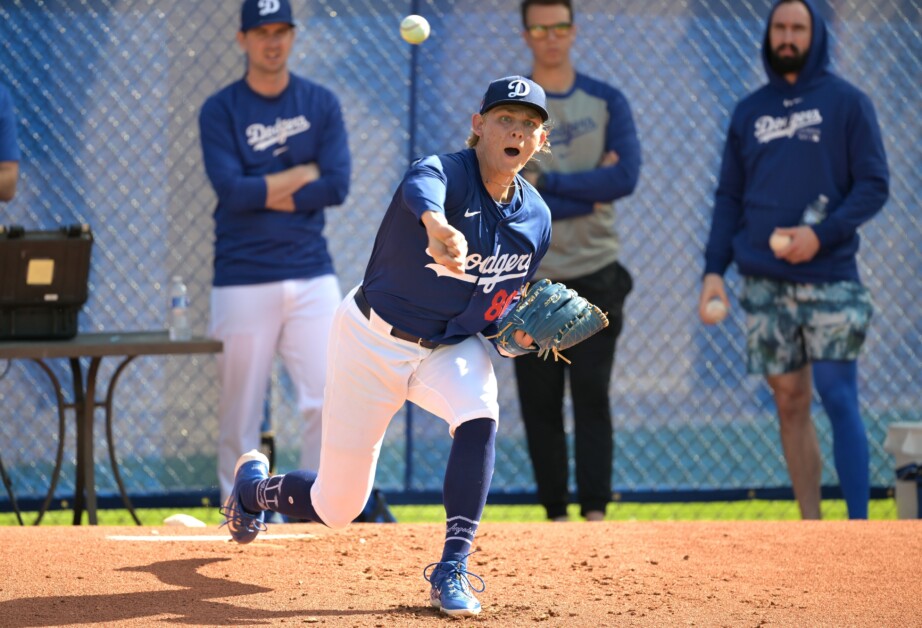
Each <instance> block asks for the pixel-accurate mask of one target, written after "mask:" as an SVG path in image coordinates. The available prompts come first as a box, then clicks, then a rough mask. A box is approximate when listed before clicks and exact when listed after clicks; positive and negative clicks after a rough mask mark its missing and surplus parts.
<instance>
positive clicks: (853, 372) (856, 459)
mask: <svg viewBox="0 0 922 628" xmlns="http://www.w3.org/2000/svg"><path fill="white" fill-rule="evenodd" d="M813 381H814V383H815V384H816V390H817V392H818V393H819V395H820V399H821V400H822V402H823V408H824V409H825V410H826V414H827V415H828V416H829V421H830V423H831V425H832V449H833V458H834V460H835V465H836V472H837V473H838V475H839V485H840V486H841V488H842V496H843V497H844V498H845V503H846V505H847V506H848V517H849V519H867V518H868V500H869V499H870V494H871V487H870V484H871V481H870V469H869V464H870V454H869V452H868V435H867V431H866V430H865V427H864V422H863V421H862V420H861V412H860V408H859V405H858V365H857V363H856V362H855V361H854V360H849V361H833V360H823V361H819V362H814V363H813Z"/></svg>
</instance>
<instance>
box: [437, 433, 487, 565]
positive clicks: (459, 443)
mask: <svg viewBox="0 0 922 628" xmlns="http://www.w3.org/2000/svg"><path fill="white" fill-rule="evenodd" d="M495 459H496V421H493V420H492V419H474V420H473V421H468V422H466V423H462V424H461V425H459V426H458V427H457V428H456V429H455V438H454V441H453V442H452V444H451V453H450V454H449V455H448V464H447V466H446V467H445V483H444V485H443V488H442V500H443V503H444V504H445V517H446V530H445V548H444V549H443V550H442V561H448V560H457V561H462V562H464V563H465V564H466V562H467V561H466V560H465V557H466V556H467V555H468V554H470V553H471V549H472V544H473V542H474V535H475V534H477V526H478V525H479V524H480V516H481V515H482V514H483V507H484V506H485V505H486V503H487V493H489V491H490V481H491V480H492V479H493V464H494V462H495Z"/></svg>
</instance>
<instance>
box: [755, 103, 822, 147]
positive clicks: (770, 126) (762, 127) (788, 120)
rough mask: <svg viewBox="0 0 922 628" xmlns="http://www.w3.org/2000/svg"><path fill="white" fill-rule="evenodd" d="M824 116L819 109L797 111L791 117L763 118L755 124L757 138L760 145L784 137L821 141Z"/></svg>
mask: <svg viewBox="0 0 922 628" xmlns="http://www.w3.org/2000/svg"><path fill="white" fill-rule="evenodd" d="M822 122H823V116H822V114H820V110H819V109H808V110H807V111H796V112H794V113H792V114H791V115H789V116H783V117H778V118H776V117H774V116H762V117H760V118H759V119H758V120H756V122H755V137H756V139H757V140H758V141H759V144H767V143H768V142H771V141H772V140H777V139H781V138H784V137H788V138H791V137H794V136H795V135H796V136H797V138H798V139H802V140H807V141H810V142H819V141H820V130H819V128H816V127H819V125H820V124H822Z"/></svg>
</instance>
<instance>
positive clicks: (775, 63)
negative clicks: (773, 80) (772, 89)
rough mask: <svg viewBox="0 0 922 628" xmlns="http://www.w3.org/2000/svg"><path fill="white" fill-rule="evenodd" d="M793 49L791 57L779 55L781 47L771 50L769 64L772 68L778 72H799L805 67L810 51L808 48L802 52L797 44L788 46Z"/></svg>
mask: <svg viewBox="0 0 922 628" xmlns="http://www.w3.org/2000/svg"><path fill="white" fill-rule="evenodd" d="M787 47H788V48H790V49H791V52H793V53H794V54H793V55H792V56H789V57H782V56H779V54H778V52H779V50H780V47H779V48H776V49H774V50H771V51H769V53H768V64H769V66H771V69H772V70H774V71H775V72H777V73H778V74H782V75H784V74H797V73H799V72H800V71H801V70H803V69H804V66H805V65H806V64H807V54H808V53H809V52H810V51H809V50H806V51H804V52H801V51H800V50H798V49H797V48H796V47H795V46H790V45H788V46H787Z"/></svg>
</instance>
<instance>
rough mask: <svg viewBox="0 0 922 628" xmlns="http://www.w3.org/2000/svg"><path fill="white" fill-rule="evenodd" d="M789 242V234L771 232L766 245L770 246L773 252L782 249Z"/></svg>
mask: <svg viewBox="0 0 922 628" xmlns="http://www.w3.org/2000/svg"><path fill="white" fill-rule="evenodd" d="M790 243H791V236H789V235H784V234H782V233H773V234H772V237H770V238H769V239H768V246H770V247H771V249H772V250H773V251H774V252H775V253H778V252H779V251H782V250H784V249H785V248H787V246H788V244H790Z"/></svg>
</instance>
